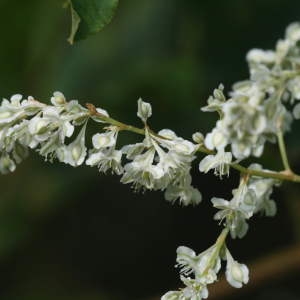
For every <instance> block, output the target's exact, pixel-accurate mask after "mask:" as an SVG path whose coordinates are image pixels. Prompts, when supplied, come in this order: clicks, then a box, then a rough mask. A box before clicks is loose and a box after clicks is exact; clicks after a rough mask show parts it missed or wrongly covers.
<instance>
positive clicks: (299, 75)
mask: <svg viewBox="0 0 300 300" xmlns="http://www.w3.org/2000/svg"><path fill="white" fill-rule="evenodd" d="M299 41H300V24H299V23H294V24H291V25H290V26H289V27H288V28H287V30H286V35H285V39H283V40H279V42H278V43H277V46H276V50H275V51H271V50H268V51H264V50H260V49H253V50H251V51H250V52H249V53H248V54H247V61H248V64H249V69H250V79H249V80H245V81H242V82H238V83H237V84H235V85H234V86H233V90H232V92H231V93H230V98H229V99H228V100H226V97H225V95H224V93H223V86H222V85H221V86H219V88H218V89H216V90H215V91H214V93H213V96H210V97H209V99H208V105H207V106H205V107H203V108H202V110H203V111H209V112H211V111H217V112H218V113H219V115H220V120H219V121H218V122H217V123H216V127H215V128H214V129H213V130H212V132H211V133H210V134H208V135H207V138H206V140H205V145H206V147H207V148H208V149H211V150H214V149H216V150H217V152H218V153H219V152H220V153H221V154H219V155H218V156H216V157H214V158H213V157H210V165H215V164H226V163H228V161H230V155H229V154H226V155H225V154H224V148H225V147H226V146H227V145H230V146H231V151H232V154H233V156H234V157H235V158H236V159H238V160H241V159H245V158H247V157H249V156H250V155H254V156H257V157H258V156H261V154H262V153H263V149H264V144H265V142H266V141H270V142H274V141H275V140H276V134H277V132H278V130H280V131H282V132H285V131H287V130H288V129H289V128H290V124H291V121H292V119H293V117H294V118H296V119H299V118H300V103H298V104H297V105H296V106H295V107H294V109H293V114H291V113H290V112H289V111H288V109H287V106H286V105H287V104H288V105H290V104H292V105H293V104H294V102H295V101H298V100H300V70H299V67H298V66H299V54H300V52H299V51H300V48H299V46H298V42H299ZM213 160H214V162H213ZM208 164H209V162H208V161H205V162H204V163H203V165H202V166H201V167H202V168H201V170H202V171H206V170H208V169H209V166H208ZM221 171H222V170H221ZM221 173H227V169H226V168H225V170H223V172H221Z"/></svg>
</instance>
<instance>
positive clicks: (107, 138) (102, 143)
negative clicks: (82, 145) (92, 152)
mask: <svg viewBox="0 0 300 300" xmlns="http://www.w3.org/2000/svg"><path fill="white" fill-rule="evenodd" d="M116 132H117V131H116V130H109V131H107V132H105V133H97V134H95V135H94V136H93V138H92V142H93V146H94V148H95V149H101V148H108V147H113V146H114V145H115V144H116Z"/></svg>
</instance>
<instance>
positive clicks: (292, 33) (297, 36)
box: [285, 22, 300, 42]
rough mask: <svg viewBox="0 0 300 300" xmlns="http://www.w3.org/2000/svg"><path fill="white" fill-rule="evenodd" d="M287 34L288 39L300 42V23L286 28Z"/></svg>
mask: <svg viewBox="0 0 300 300" xmlns="http://www.w3.org/2000/svg"><path fill="white" fill-rule="evenodd" d="M285 35H286V38H287V39H288V40H290V41H292V42H298V41H299V40H300V23H298V22H295V23H292V24H290V25H289V26H288V27H287V29H286V32H285Z"/></svg>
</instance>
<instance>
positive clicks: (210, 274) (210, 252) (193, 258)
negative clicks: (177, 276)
mask: <svg viewBox="0 0 300 300" xmlns="http://www.w3.org/2000/svg"><path fill="white" fill-rule="evenodd" d="M215 251H216V245H213V246H212V247H210V248H208V249H207V250H205V251H203V252H202V253H200V254H199V255H196V253H195V252H194V251H193V250H192V249H190V248H188V247H185V246H180V247H178V248H177V259H176V261H177V265H176V266H177V267H180V269H181V270H180V273H181V274H183V275H184V276H189V275H191V274H193V275H195V278H196V279H197V280H198V281H199V282H201V283H202V284H210V283H213V282H214V281H216V279H217V273H218V272H219V270H220V268H221V260H220V257H219V255H217V256H215V254H216V253H215ZM217 254H218V253H217Z"/></svg>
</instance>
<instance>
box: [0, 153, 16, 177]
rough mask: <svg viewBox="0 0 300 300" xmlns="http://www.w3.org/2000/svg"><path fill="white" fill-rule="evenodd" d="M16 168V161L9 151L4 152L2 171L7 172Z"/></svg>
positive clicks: (0, 165) (0, 161) (1, 162)
mask: <svg viewBox="0 0 300 300" xmlns="http://www.w3.org/2000/svg"><path fill="white" fill-rule="evenodd" d="M15 169H16V164H15V162H14V161H13V160H12V159H11V158H10V157H9V155H8V154H7V153H2V155H1V156H0V172H1V173H2V174H7V173H10V172H13V171H14V170H15Z"/></svg>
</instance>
